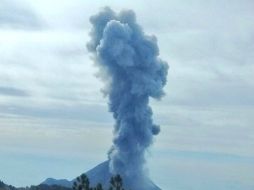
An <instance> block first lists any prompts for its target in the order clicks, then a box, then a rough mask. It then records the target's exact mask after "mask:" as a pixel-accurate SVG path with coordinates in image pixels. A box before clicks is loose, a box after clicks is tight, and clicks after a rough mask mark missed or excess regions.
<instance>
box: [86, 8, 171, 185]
mask: <svg viewBox="0 0 254 190" xmlns="http://www.w3.org/2000/svg"><path fill="white" fill-rule="evenodd" d="M90 22H91V23H92V25H93V28H92V31H91V33H90V36H91V41H90V42H89V43H88V50H89V51H90V52H91V53H92V54H93V59H94V61H95V63H96V65H98V66H99V68H100V70H99V76H100V77H101V78H102V79H103V81H104V82H105V84H106V85H105V89H104V93H105V94H106V95H107V96H108V97H109V110H110V112H112V113H113V117H114V119H115V128H114V140H113V146H112V149H111V150H110V151H109V161H110V169H111V172H112V173H114V174H115V173H118V174H121V175H122V176H123V177H124V178H125V179H127V180H129V181H130V180H131V179H141V178H144V177H145V174H144V163H145V153H146V150H147V148H148V147H149V146H150V145H151V144H152V142H153V135H157V134H158V133H159V131H160V128H159V126H158V125H156V124H154V123H153V119H152V114H153V113H152V109H151V107H150V106H149V98H150V97H152V98H155V99H160V98H161V97H162V96H163V94H164V93H163V87H164V86H165V84H166V77H167V71H168V65H167V63H166V62H165V61H162V60H161V59H160V58H159V57H158V55H159V49H158V46H157V40H156V37H155V36H148V35H146V34H145V33H144V32H143V30H142V28H141V27H140V26H139V25H138V24H137V22H136V16H135V13H134V12H133V11H131V10H127V11H121V12H120V13H119V14H117V13H115V12H114V11H112V10H111V9H110V8H108V7H107V8H104V9H103V10H102V11H101V12H99V13H98V14H97V15H95V16H92V17H91V18H90Z"/></svg>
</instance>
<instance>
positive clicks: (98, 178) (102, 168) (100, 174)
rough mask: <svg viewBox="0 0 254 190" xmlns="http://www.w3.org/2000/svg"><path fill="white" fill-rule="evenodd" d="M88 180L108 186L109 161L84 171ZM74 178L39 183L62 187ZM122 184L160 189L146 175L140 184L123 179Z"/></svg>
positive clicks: (139, 189)
mask: <svg viewBox="0 0 254 190" xmlns="http://www.w3.org/2000/svg"><path fill="white" fill-rule="evenodd" d="M84 174H86V175H87V176H88V178H89V180H90V184H91V186H92V187H93V186H96V185H97V184H98V183H101V184H102V186H103V188H104V189H108V188H109V181H110V178H111V176H112V174H111V173H110V171H109V161H105V162H102V163H101V164H99V165H97V166H96V167H94V168H92V169H91V170H89V171H87V172H85V173H84ZM75 180H76V178H75V179H73V180H71V181H68V180H66V179H53V178H48V179H46V180H45V181H44V182H42V183H41V184H46V185H60V186H64V187H72V184H73V182H74V181H75ZM123 185H124V187H125V189H131V190H161V189H160V188H159V187H158V186H156V185H155V184H154V183H153V182H152V181H151V180H150V179H149V178H148V177H147V178H146V179H145V180H143V181H142V183H140V184H135V185H133V184H128V183H125V181H123Z"/></svg>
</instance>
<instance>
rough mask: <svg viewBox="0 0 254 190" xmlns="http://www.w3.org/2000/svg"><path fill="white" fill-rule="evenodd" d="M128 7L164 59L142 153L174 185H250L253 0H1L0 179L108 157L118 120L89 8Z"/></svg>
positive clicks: (51, 172)
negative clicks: (157, 129)
mask: <svg viewBox="0 0 254 190" xmlns="http://www.w3.org/2000/svg"><path fill="white" fill-rule="evenodd" d="M104 6H110V7H111V8H112V9H114V10H115V11H120V10H122V9H132V10H134V11H135V13H136V15H137V20H138V23H139V24H140V25H141V26H142V27H143V29H144V31H145V32H146V33H147V34H154V35H156V36H157V39H158V45H159V48H160V57H161V58H162V59H163V60H166V61H167V62H168V63H169V66H170V69H169V73H168V83H167V86H166V87H165V92H166V95H165V96H164V97H163V98H162V99H161V100H160V101H156V100H151V106H152V108H153V112H154V116H153V117H154V120H155V123H158V124H160V125H161V133H160V134H159V135H158V136H156V138H155V141H154V144H153V146H152V147H151V148H150V149H149V151H148V153H147V167H148V168H149V175H150V176H151V178H152V179H153V181H154V182H155V183H156V184H157V185H158V186H160V187H161V188H162V189H171V190H182V189H183V190H184V189H193V190H201V189H202V190H203V189H206V190H210V189H211V190H214V189H217V190H251V189H254V149H253V147H254V126H253V123H254V117H253V115H254V76H253V73H254V53H253V52H254V24H253V23H254V12H253V9H254V1H252V0H242V1H238V0H230V1H229V0H220V1H217V0H207V1H202V0H181V1H178V0H156V1H155V0H150V1H145V0H139V1H133V0H129V1H125V0H123V1H116V0H107V1H106V0H101V1H92V0H89V1H88V0H53V1H52V0H0V180H3V181H4V182H6V183H9V184H12V185H15V186H28V185H31V184H39V183H40V182H42V181H43V180H44V179H46V178H47V177H54V178H66V179H73V178H74V177H76V176H77V175H79V174H81V173H82V172H85V171H87V170H89V169H91V168H92V167H94V166H96V165H97V164H99V163H101V162H102V161H104V160H106V159H107V151H108V149H109V147H110V146H111V139H112V136H113V135H112V130H113V125H114V121H113V119H112V115H111V114H110V113H109V112H108V107H107V102H108V100H107V98H105V97H103V95H102V93H101V89H102V87H103V84H102V82H101V81H100V80H99V79H98V78H97V77H96V72H97V71H98V69H97V68H96V67H95V66H94V65H93V62H92V60H91V56H90V54H89V53H88V51H87V49H86V43H87V42H88V41H89V30H90V29H91V25H90V23H89V17H90V16H91V15H94V14H96V13H97V12H98V11H99V10H100V8H102V7H104Z"/></svg>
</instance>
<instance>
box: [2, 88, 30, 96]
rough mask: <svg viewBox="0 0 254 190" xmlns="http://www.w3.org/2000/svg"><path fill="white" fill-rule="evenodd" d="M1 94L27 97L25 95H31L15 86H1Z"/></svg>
mask: <svg viewBox="0 0 254 190" xmlns="http://www.w3.org/2000/svg"><path fill="white" fill-rule="evenodd" d="M0 95H7V96H24V97H25V96H29V93H28V92H27V91H25V90H22V89H18V88H14V87H4V86H0Z"/></svg>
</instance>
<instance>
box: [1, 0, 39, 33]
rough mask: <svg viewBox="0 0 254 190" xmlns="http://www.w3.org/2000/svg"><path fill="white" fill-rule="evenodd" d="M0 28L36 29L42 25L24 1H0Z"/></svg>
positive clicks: (37, 16)
mask: <svg viewBox="0 0 254 190" xmlns="http://www.w3.org/2000/svg"><path fill="white" fill-rule="evenodd" d="M0 4H1V6H0V28H13V29H38V28H41V27H42V25H43V24H44V23H43V22H42V19H41V18H40V17H39V15H37V14H36V13H35V12H34V11H33V10H32V9H31V8H30V7H29V5H28V4H26V3H25V2H24V1H16V0H0Z"/></svg>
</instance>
